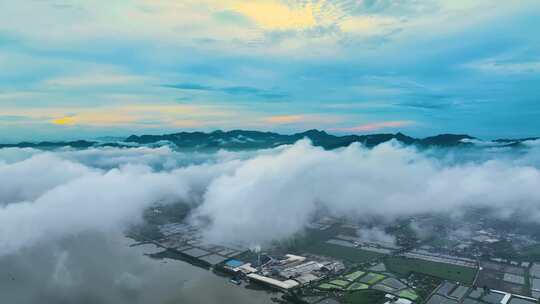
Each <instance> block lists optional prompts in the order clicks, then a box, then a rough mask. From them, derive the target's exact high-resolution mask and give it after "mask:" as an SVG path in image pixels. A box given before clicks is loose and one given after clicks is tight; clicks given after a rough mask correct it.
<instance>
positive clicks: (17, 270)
mask: <svg viewBox="0 0 540 304" xmlns="http://www.w3.org/2000/svg"><path fill="white" fill-rule="evenodd" d="M129 243H131V242H130V240H128V239H126V238H124V237H123V236H121V235H118V234H103V233H94V232H92V233H90V232H87V233H82V234H79V235H78V236H76V237H68V238H65V239H63V240H61V241H58V242H55V243H54V244H41V245H38V246H34V247H33V248H29V249H23V250H21V251H19V252H18V253H17V254H13V255H8V256H4V257H2V258H0V269H2V275H1V276H0V294H1V295H2V303H20V304H26V303H28V304H30V303H56V304H64V303H65V304H68V303H70V304H71V303H81V304H86V303H88V304H90V303H91V304H99V303H118V304H123V303H126V304H127V303H130V304H131V303H170V304H196V303H210V304H213V303H215V304H218V303H255V304H268V303H272V302H271V300H270V298H271V297H272V295H271V294H268V293H265V292H258V291H255V290H249V289H246V288H242V287H238V286H235V285H232V284H230V283H229V282H228V280H227V279H225V278H221V277H218V276H216V275H215V274H213V273H212V272H209V271H208V270H205V269H201V268H197V267H195V266H192V265H190V264H187V263H184V262H180V261H174V260H155V259H151V258H149V257H147V256H145V255H144V254H148V253H152V252H155V251H156V248H155V247H153V246H146V245H145V246H140V247H139V246H136V247H128V244H129Z"/></svg>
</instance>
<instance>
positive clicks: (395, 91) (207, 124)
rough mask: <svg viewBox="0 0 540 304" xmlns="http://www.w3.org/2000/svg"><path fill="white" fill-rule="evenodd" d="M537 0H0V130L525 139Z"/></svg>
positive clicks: (537, 124)
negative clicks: (244, 131) (311, 131)
mask: <svg viewBox="0 0 540 304" xmlns="http://www.w3.org/2000/svg"><path fill="white" fill-rule="evenodd" d="M539 20H540V2H539V1H537V0H530V1H529V0H520V1H498V0H491V1H488V0H475V1H469V0H452V1H435V0H422V1H421V0H416V1H414V0H409V1H405V0H394V1H390V0H363V1H361V0H354V1H353V0H335V1H329V0H297V1H293V0H289V1H279V0H262V1H257V0H251V1H236V0H223V1H216V0H196V1H195V0H194V1H179V0H177V1H166V0H147V1H145V0H139V1H133V0H119V1H114V2H113V3H112V4H111V1H62V0H55V1H47V0H40V1H38V0H35V1H4V2H2V3H0V141H3V142H7V141H19V140H39V139H45V138H47V139H56V140H58V139H72V138H89V137H98V136H106V135H114V136H117V135H129V134H132V133H139V134H140V133H153V134H156V133H165V132H174V131H180V130H205V131H206V130H214V129H225V130H229V129H236V128H244V129H256V130H272V131H279V132H284V133H291V132H296V131H302V130H305V129H310V128H317V129H324V130H327V131H329V132H332V133H336V134H337V133H359V134H361V133H380V132H397V131H401V132H404V133H407V134H410V135H415V136H427V135H432V134H436V133H443V132H444V133H468V134H472V135H475V136H479V137H484V138H492V137H522V136H535V135H536V136H538V135H540V97H539V96H540V35H539V34H538V29H540V21H539Z"/></svg>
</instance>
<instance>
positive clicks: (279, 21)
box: [234, 0, 317, 29]
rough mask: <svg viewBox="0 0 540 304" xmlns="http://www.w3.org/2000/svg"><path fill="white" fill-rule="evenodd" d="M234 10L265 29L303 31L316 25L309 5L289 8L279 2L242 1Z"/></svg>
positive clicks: (311, 7) (264, 0)
mask: <svg viewBox="0 0 540 304" xmlns="http://www.w3.org/2000/svg"><path fill="white" fill-rule="evenodd" d="M234 9H236V11H238V12H240V13H242V14H244V15H246V16H247V17H249V18H251V19H253V20H254V21H255V22H256V23H257V24H258V25H260V26H261V27H263V28H266V29H303V28H309V27H313V26H315V25H316V24H317V22H316V19H315V16H314V15H313V6H312V5H311V4H306V5H295V6H289V5H286V4H284V3H281V2H279V1H266V0H263V1H242V2H240V3H238V4H237V5H235V6H234Z"/></svg>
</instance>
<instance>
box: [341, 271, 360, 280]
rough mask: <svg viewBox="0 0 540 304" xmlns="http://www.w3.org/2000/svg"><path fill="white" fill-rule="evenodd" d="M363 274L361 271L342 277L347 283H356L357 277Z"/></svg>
mask: <svg viewBox="0 0 540 304" xmlns="http://www.w3.org/2000/svg"><path fill="white" fill-rule="evenodd" d="M364 274H365V272H363V271H355V272H352V273H349V274H346V275H344V276H343V277H344V278H345V279H347V280H349V281H351V282H352V281H356V279H358V278H359V277H361V276H363V275H364Z"/></svg>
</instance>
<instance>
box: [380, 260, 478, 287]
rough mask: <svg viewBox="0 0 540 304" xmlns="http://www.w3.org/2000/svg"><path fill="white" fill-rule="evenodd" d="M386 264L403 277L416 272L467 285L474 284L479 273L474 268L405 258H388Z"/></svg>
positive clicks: (389, 268) (390, 269)
mask: <svg viewBox="0 0 540 304" xmlns="http://www.w3.org/2000/svg"><path fill="white" fill-rule="evenodd" d="M384 263H385V265H386V268H387V269H388V270H389V271H391V272H395V273H398V274H401V275H403V276H407V275H409V273H411V272H416V273H422V274H427V275H430V276H434V277H437V278H441V279H445V280H449V281H458V282H462V283H465V284H471V283H472V281H473V280H474V276H475V275H476V271H477V269H474V268H468V267H461V266H457V265H449V264H442V263H435V262H429V261H423V260H417V259H408V258H404V257H388V258H386V259H385V261H384Z"/></svg>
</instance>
